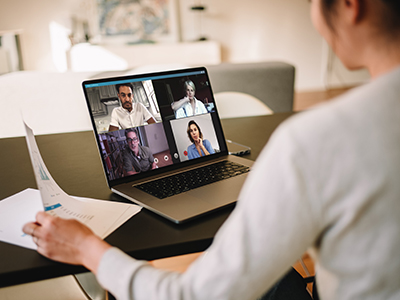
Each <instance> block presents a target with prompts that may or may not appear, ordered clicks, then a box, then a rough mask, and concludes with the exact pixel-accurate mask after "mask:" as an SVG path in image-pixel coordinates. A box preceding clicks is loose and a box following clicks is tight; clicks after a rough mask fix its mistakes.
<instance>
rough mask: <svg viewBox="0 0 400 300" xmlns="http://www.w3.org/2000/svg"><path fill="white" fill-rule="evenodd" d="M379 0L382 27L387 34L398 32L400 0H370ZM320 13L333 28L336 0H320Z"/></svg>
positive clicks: (399, 28)
mask: <svg viewBox="0 0 400 300" xmlns="http://www.w3.org/2000/svg"><path fill="white" fill-rule="evenodd" d="M372 1H380V2H381V3H382V4H383V6H382V8H383V9H382V18H381V24H379V25H380V26H381V27H382V29H385V31H386V32H387V33H389V34H398V33H399V32H400V1H399V0H372ZM321 2H322V14H323V15H324V18H325V21H326V23H327V24H328V26H329V27H330V28H331V29H332V30H334V25H333V18H332V17H333V16H334V15H335V14H336V8H335V6H336V3H337V0H322V1H321Z"/></svg>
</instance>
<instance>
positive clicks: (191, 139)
mask: <svg viewBox="0 0 400 300" xmlns="http://www.w3.org/2000/svg"><path fill="white" fill-rule="evenodd" d="M190 125H196V127H197V129H198V130H199V137H200V138H201V139H203V133H202V132H201V129H200V127H199V125H197V123H196V122H195V121H193V120H191V121H190V122H189V124H188V128H187V134H188V137H189V140H190V141H191V142H192V143H194V140H193V138H192V136H191V135H190Z"/></svg>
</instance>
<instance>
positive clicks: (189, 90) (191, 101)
mask: <svg viewBox="0 0 400 300" xmlns="http://www.w3.org/2000/svg"><path fill="white" fill-rule="evenodd" d="M184 92H185V95H186V96H185V97H184V98H182V99H181V100H178V101H175V102H173V103H172V104H171V107H172V109H173V110H174V112H175V118H177V119H179V118H184V117H190V116H194V115H201V114H206V113H208V111H207V109H206V107H205V105H204V103H203V102H201V101H200V100H197V99H196V97H195V96H194V94H195V93H196V86H195V85H194V83H193V81H191V80H187V81H185V83H184Z"/></svg>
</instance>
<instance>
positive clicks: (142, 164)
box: [122, 128, 157, 175]
mask: <svg viewBox="0 0 400 300" xmlns="http://www.w3.org/2000/svg"><path fill="white" fill-rule="evenodd" d="M125 136H126V142H127V143H128V147H126V148H125V150H124V152H123V153H122V158H123V163H124V170H125V172H126V175H133V174H136V173H140V172H145V171H149V170H152V169H155V168H157V164H156V163H155V162H154V157H153V153H152V152H151V150H150V148H148V147H145V146H142V145H140V143H139V136H138V132H137V130H136V128H130V129H126V130H125Z"/></svg>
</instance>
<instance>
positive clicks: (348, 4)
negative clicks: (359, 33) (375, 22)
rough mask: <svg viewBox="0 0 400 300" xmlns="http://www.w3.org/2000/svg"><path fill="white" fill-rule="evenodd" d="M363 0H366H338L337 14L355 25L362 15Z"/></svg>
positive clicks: (363, 8)
mask: <svg viewBox="0 0 400 300" xmlns="http://www.w3.org/2000/svg"><path fill="white" fill-rule="evenodd" d="M365 1H368V0H339V2H340V4H339V9H338V14H339V15H341V16H342V17H344V19H345V20H346V21H347V22H349V24H352V25H355V24H357V23H359V22H360V21H361V20H362V19H363V17H364V13H365V11H364V10H365V6H366V5H365Z"/></svg>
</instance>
